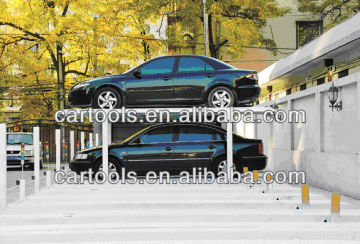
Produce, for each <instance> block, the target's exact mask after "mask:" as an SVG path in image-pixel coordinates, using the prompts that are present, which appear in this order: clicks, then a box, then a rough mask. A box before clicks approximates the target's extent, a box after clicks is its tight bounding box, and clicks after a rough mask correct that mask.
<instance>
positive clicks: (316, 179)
mask: <svg viewBox="0 0 360 244" xmlns="http://www.w3.org/2000/svg"><path fill="white" fill-rule="evenodd" d="M334 84H335V86H337V87H338V88H339V89H340V97H339V98H340V99H341V100H342V102H343V110H342V111H334V112H332V111H331V108H329V100H328V97H327V90H328V89H329V87H330V85H331V83H325V84H323V85H321V86H317V87H312V88H310V89H307V90H304V91H301V92H297V93H294V94H291V95H289V96H286V97H282V98H280V99H279V100H276V101H272V102H269V103H265V104H261V105H259V106H270V105H271V104H273V103H276V104H277V105H278V106H279V108H280V109H282V110H289V108H293V109H298V110H300V109H301V110H305V112H306V123H299V124H295V123H293V124H290V123H288V122H286V123H283V124H280V123H276V122H274V123H272V124H266V123H260V124H257V125H256V129H255V131H256V132H257V133H256V134H257V136H256V137H257V138H260V139H262V140H263V143H264V151H265V153H266V154H267V155H268V157H269V162H268V166H267V170H272V171H283V170H285V171H290V170H303V171H305V173H306V180H307V183H309V184H310V185H313V186H316V187H320V188H323V189H326V190H329V191H333V192H340V193H341V194H344V195H348V196H351V197H354V198H358V199H360V155H359V154H360V72H358V73H354V74H351V75H349V76H347V77H344V78H341V79H338V80H336V81H335V82H334ZM237 130H242V128H237ZM247 130H248V128H247V127H246V131H247ZM250 130H251V131H253V130H254V129H252V128H251V129H250ZM245 135H248V133H246V132H245ZM248 137H250V136H248Z"/></svg>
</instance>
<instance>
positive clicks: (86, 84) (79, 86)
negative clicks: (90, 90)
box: [73, 82, 90, 90]
mask: <svg viewBox="0 0 360 244" xmlns="http://www.w3.org/2000/svg"><path fill="white" fill-rule="evenodd" d="M88 86H90V84H89V83H87V82H82V83H79V84H76V85H75V86H73V89H74V90H79V89H84V88H86V87H88Z"/></svg>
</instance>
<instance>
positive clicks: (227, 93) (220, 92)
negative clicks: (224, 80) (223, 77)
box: [207, 86, 235, 108]
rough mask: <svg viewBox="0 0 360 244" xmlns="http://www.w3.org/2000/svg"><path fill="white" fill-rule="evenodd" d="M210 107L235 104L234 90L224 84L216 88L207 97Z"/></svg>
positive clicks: (226, 106)
mask: <svg viewBox="0 0 360 244" xmlns="http://www.w3.org/2000/svg"><path fill="white" fill-rule="evenodd" d="M207 103H208V106H209V107H215V108H228V107H232V106H234V104H235V96H234V94H233V92H232V91H231V90H230V89H229V88H227V87H224V86H219V87H216V88H214V89H213V90H212V91H211V92H210V93H209V96H208V98H207Z"/></svg>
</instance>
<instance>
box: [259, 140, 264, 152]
mask: <svg viewBox="0 0 360 244" xmlns="http://www.w3.org/2000/svg"><path fill="white" fill-rule="evenodd" d="M259 154H264V148H263V144H262V142H260V143H259Z"/></svg>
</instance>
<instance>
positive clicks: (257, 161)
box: [242, 155, 267, 170]
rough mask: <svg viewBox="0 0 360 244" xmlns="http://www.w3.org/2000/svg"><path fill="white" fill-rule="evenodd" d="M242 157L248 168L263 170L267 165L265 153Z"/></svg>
mask: <svg viewBox="0 0 360 244" xmlns="http://www.w3.org/2000/svg"><path fill="white" fill-rule="evenodd" d="M242 159H243V162H244V164H245V165H246V167H248V169H249V170H263V169H265V168H266V165H267V156H265V155H257V156H248V157H246V156H244V157H243V158H242Z"/></svg>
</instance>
